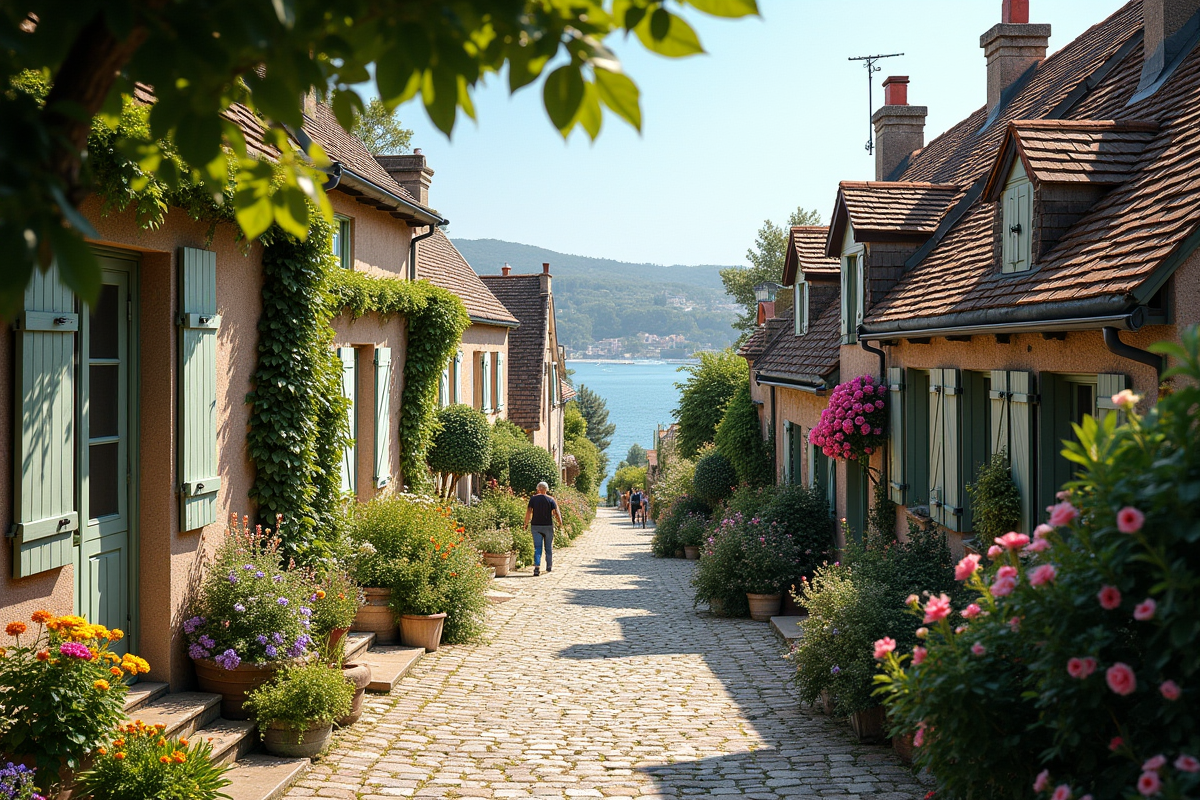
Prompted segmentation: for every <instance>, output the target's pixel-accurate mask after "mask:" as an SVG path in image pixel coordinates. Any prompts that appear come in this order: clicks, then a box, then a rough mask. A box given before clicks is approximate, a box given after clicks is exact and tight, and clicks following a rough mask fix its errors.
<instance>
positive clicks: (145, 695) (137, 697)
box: [125, 681, 168, 715]
mask: <svg viewBox="0 0 1200 800" xmlns="http://www.w3.org/2000/svg"><path fill="white" fill-rule="evenodd" d="M167 688H168V687H167V684H165V683H159V682H158V681H138V682H137V683H135V684H134V685H133V686H130V687H129V693H128V694H126V695H125V713H126V714H127V715H128V714H131V713H133V711H134V709H137V708H141V707H142V706H144V705H146V704H147V703H149V702H150V701H152V700H157V699H158V698H160V697H162V696H163V695H164V694H166V693H167Z"/></svg>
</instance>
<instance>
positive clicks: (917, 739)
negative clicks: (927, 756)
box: [913, 725, 925, 747]
mask: <svg viewBox="0 0 1200 800" xmlns="http://www.w3.org/2000/svg"><path fill="white" fill-rule="evenodd" d="M923 744H925V726H924V725H922V726H920V727H919V728H917V733H916V735H915V736H913V747H920V746H921V745H923Z"/></svg>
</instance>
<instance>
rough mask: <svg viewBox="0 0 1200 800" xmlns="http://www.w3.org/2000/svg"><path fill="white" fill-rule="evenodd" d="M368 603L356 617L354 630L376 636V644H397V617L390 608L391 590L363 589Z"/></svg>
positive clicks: (360, 609) (360, 608)
mask: <svg viewBox="0 0 1200 800" xmlns="http://www.w3.org/2000/svg"><path fill="white" fill-rule="evenodd" d="M363 594H365V595H366V602H365V603H364V604H363V605H362V606H360V607H359V609H358V613H357V614H355V615H354V630H356V631H362V632H364V633H373V634H375V644H395V643H396V640H397V638H398V637H397V635H396V615H395V614H393V613H392V609H390V608H388V603H390V602H391V600H392V590H391V589H363Z"/></svg>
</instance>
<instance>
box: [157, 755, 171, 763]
mask: <svg viewBox="0 0 1200 800" xmlns="http://www.w3.org/2000/svg"><path fill="white" fill-rule="evenodd" d="M158 760H159V761H161V762H162V763H164V764H170V763H171V759H170V758H169V757H167V756H159V757H158Z"/></svg>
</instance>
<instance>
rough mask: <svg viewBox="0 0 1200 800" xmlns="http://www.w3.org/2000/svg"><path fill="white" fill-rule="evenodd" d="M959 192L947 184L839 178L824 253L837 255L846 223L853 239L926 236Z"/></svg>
mask: <svg viewBox="0 0 1200 800" xmlns="http://www.w3.org/2000/svg"><path fill="white" fill-rule="evenodd" d="M961 195H962V191H961V190H960V189H959V188H958V187H957V186H953V185H950V184H936V183H925V182H923V181H915V182H914V181H904V182H901V181H842V182H841V183H840V184H839V185H838V194H837V201H836V203H835V205H834V210H833V223H832V224H831V225H830V227H829V233H828V235H827V237H826V247H825V252H826V254H827V255H829V256H837V255H841V252H842V239H843V237H845V235H846V222H847V221H849V222H850V224H851V225H853V227H854V234H855V239H856V240H857V241H860V242H862V241H872V240H875V239H881V238H882V239H896V238H916V239H920V238H928V237H929V236H931V235H932V234H933V232H934V231H936V230H937V226H938V223H939V222H941V220H942V217H943V216H945V214H946V212H947V211H948V210H949V209H950V207H951V206H952V205H953V204H954V202H955V201H956V200H957V199H958V198H959V197H960V196H961Z"/></svg>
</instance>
